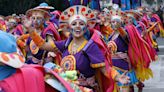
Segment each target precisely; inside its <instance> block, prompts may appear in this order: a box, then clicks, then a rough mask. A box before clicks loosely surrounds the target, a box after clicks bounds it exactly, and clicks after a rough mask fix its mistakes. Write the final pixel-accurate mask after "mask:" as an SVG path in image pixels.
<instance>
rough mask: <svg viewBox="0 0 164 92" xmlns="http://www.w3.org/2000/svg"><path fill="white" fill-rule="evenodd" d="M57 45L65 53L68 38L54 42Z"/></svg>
mask: <svg viewBox="0 0 164 92" xmlns="http://www.w3.org/2000/svg"><path fill="white" fill-rule="evenodd" d="M54 43H55V45H56V47H57V48H58V50H59V51H60V52H61V53H63V52H64V50H65V43H66V40H62V41H55V42H54Z"/></svg>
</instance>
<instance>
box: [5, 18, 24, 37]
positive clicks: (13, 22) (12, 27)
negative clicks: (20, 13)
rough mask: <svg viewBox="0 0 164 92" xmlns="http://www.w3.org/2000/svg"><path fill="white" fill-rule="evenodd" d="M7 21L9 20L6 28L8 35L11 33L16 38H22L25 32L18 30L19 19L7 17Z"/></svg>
mask: <svg viewBox="0 0 164 92" xmlns="http://www.w3.org/2000/svg"><path fill="white" fill-rule="evenodd" d="M6 20H7V23H6V26H7V31H6V32H8V33H11V34H13V35H14V36H15V37H16V38H18V37H20V36H21V35H23V34H24V32H23V31H22V30H17V28H16V27H17V25H18V23H17V20H18V18H16V17H15V16H13V15H12V16H7V17H6Z"/></svg>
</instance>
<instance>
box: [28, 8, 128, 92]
mask: <svg viewBox="0 0 164 92" xmlns="http://www.w3.org/2000/svg"><path fill="white" fill-rule="evenodd" d="M95 17H96V16H95V15H94V13H93V11H92V10H91V9H89V8H87V7H85V6H81V5H77V6H72V7H70V8H68V9H66V10H65V11H64V12H63V13H62V15H61V16H60V28H66V29H68V30H70V32H71V36H70V37H69V39H67V40H64V41H57V42H56V41H53V40H52V41H49V42H45V41H44V40H43V39H42V38H41V37H40V36H39V35H38V34H37V33H36V31H34V30H29V32H30V36H31V38H32V39H33V41H34V42H35V44H36V45H37V46H38V47H40V48H41V49H44V50H48V51H53V52H57V51H60V52H62V57H63V59H62V61H61V62H60V66H61V67H62V68H63V69H64V70H76V71H78V81H79V85H81V86H85V87H88V88H91V89H93V90H94V91H98V92H101V91H102V90H101V91H100V90H98V88H99V87H100V88H101V87H105V86H106V87H107V88H106V90H104V91H105V92H106V91H108V92H112V91H113V90H112V89H113V88H111V89H109V88H110V86H108V85H103V86H101V85H98V84H97V83H96V76H95V75H96V70H101V71H102V73H103V74H105V75H106V77H108V78H113V79H115V80H116V81H120V82H121V83H123V84H126V83H128V77H127V76H125V73H124V74H122V75H121V76H120V75H119V73H117V72H116V71H115V70H113V69H110V70H111V72H107V70H106V68H105V62H104V61H105V56H104V54H103V53H102V51H101V50H100V48H99V47H98V45H97V44H96V43H95V42H94V41H93V39H90V35H89V30H88V28H91V27H92V28H93V27H94V25H95V23H96V21H95ZM29 28H30V26H29ZM95 32H97V31H95ZM93 36H94V37H99V36H98V35H93ZM35 39H37V40H35ZM97 40H98V38H97ZM108 62H109V61H108ZM108 73H109V74H111V76H112V77H109V74H108ZM100 79H101V78H100ZM106 81H107V80H106ZM103 83H104V82H103ZM105 84H107V82H105Z"/></svg>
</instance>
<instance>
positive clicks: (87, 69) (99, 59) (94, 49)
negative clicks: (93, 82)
mask: <svg viewBox="0 0 164 92" xmlns="http://www.w3.org/2000/svg"><path fill="white" fill-rule="evenodd" d="M69 43H70V42H69ZM65 44H66V40H64V41H58V42H55V45H56V46H57V48H58V49H59V50H60V51H61V52H62V58H64V57H65V56H68V55H70V53H69V52H68V47H66V46H65ZM85 53H86V54H87V55H88V57H87V56H86V55H84V53H83V50H81V51H79V52H78V53H76V54H75V55H73V56H74V57H75V59H76V69H77V70H78V71H79V72H80V73H81V74H83V75H84V76H85V77H86V78H88V77H92V76H94V75H95V69H94V68H92V67H91V64H100V63H104V59H105V57H104V56H103V54H102V52H101V50H100V49H99V47H98V46H97V44H96V43H94V42H93V43H92V44H90V45H89V47H88V48H87V50H86V51H85Z"/></svg>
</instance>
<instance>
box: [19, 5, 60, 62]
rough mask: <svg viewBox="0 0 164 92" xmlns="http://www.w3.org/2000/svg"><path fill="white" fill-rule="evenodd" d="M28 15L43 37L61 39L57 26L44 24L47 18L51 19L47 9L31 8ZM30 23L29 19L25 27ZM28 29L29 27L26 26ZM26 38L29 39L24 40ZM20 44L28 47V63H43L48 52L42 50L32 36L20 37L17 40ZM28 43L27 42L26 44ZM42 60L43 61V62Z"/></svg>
mask: <svg viewBox="0 0 164 92" xmlns="http://www.w3.org/2000/svg"><path fill="white" fill-rule="evenodd" d="M26 16H27V17H28V18H29V19H30V20H32V24H33V25H32V26H33V28H34V29H35V30H37V32H38V34H39V35H41V36H42V38H43V39H45V40H47V41H48V40H49V39H54V40H60V36H59V33H58V32H57V30H56V28H54V26H51V27H50V26H49V25H47V27H45V26H44V23H45V22H46V20H48V19H49V17H50V16H49V13H48V12H47V11H44V10H42V9H37V8H33V9H30V10H28V11H27V12H26ZM27 25H28V21H27V23H26V24H25V27H26V26H27ZM26 29H27V30H28V28H27V27H26ZM24 39H27V41H25V42H24ZM17 43H18V45H22V44H23V46H20V47H27V48H28V51H27V58H28V60H27V63H43V61H42V60H44V58H45V57H46V55H47V53H48V52H46V51H44V50H40V49H39V48H38V47H37V46H36V45H35V43H34V42H33V40H31V38H30V37H28V34H27V35H24V36H22V37H20V38H19V39H18V41H17ZM25 43H26V44H25ZM41 61H42V62H41Z"/></svg>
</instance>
